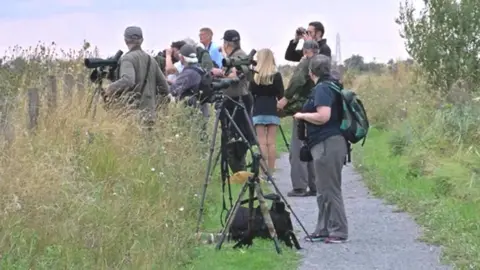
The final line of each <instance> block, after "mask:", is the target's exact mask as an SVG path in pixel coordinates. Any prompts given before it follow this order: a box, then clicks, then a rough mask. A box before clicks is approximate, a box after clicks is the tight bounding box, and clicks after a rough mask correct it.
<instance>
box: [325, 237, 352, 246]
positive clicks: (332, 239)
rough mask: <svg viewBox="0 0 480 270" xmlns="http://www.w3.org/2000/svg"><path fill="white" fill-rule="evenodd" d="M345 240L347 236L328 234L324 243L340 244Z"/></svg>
mask: <svg viewBox="0 0 480 270" xmlns="http://www.w3.org/2000/svg"><path fill="white" fill-rule="evenodd" d="M345 242H347V238H344V237H336V236H330V237H327V238H326V239H325V243H326V244H342V243H345Z"/></svg>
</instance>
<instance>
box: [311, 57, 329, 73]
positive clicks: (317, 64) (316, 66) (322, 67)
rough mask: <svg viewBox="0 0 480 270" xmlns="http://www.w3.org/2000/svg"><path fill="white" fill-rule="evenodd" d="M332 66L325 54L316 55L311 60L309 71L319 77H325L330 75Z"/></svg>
mask: <svg viewBox="0 0 480 270" xmlns="http://www.w3.org/2000/svg"><path fill="white" fill-rule="evenodd" d="M331 66H332V63H331V59H330V57H328V56H325V55H323V54H318V55H315V56H314V57H312V58H311V60H310V64H309V66H308V69H309V70H310V72H311V73H312V74H313V75H315V76H317V77H324V76H326V75H330V68H331Z"/></svg>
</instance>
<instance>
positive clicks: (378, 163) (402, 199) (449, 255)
mask: <svg viewBox="0 0 480 270" xmlns="http://www.w3.org/2000/svg"><path fill="white" fill-rule="evenodd" d="M395 134H396V132H387V131H379V130H375V129H373V130H372V131H371V134H370V135H369V139H368V142H367V143H366V144H365V146H364V148H359V147H357V148H355V154H354V156H355V164H356V166H357V168H358V169H360V171H361V172H362V173H363V175H364V176H365V177H364V179H365V182H366V183H367V185H368V187H369V188H370V189H371V190H372V191H373V192H375V193H376V194H377V195H379V196H381V197H384V198H385V199H386V200H387V201H389V202H391V203H395V204H397V205H398V206H399V207H400V208H401V209H402V210H405V211H407V212H409V213H412V214H413V216H414V217H415V219H416V221H417V222H418V223H419V224H421V225H423V226H424V227H425V231H424V237H423V240H425V241H427V242H429V243H433V244H438V245H442V246H443V247H444V259H445V261H446V262H449V263H454V264H455V265H456V266H457V267H458V268H459V269H479V268H480V259H479V258H480V256H479V255H480V241H479V239H480V226H479V224H480V211H479V209H480V201H479V200H478V197H476V199H470V198H468V196H467V194H463V195H461V194H458V193H456V192H455V191H454V189H455V187H453V186H451V183H449V181H448V179H454V180H455V181H456V182H457V183H459V182H460V181H462V179H469V178H471V177H475V176H474V175H473V176H470V177H468V176H469V169H468V167H467V166H466V164H462V163H461V162H459V161H458V160H456V158H455V157H443V158H439V159H437V160H436V162H435V163H436V166H435V168H432V171H431V173H429V174H423V173H421V172H419V169H420V168H419V166H418V164H417V162H419V161H418V160H414V156H415V154H418V150H416V151H412V152H410V153H406V154H403V155H394V154H392V146H391V141H392V138H394V137H395ZM437 157H438V156H437ZM432 158H435V157H432ZM471 180H472V181H477V180H478V178H477V179H471ZM474 188H475V187H472V189H474ZM477 188H478V184H477Z"/></svg>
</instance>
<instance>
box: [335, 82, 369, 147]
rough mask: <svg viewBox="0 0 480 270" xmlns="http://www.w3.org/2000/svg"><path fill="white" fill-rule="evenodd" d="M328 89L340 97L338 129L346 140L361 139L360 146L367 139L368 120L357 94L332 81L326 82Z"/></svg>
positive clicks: (352, 142)
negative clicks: (340, 114) (340, 116)
mask: <svg viewBox="0 0 480 270" xmlns="http://www.w3.org/2000/svg"><path fill="white" fill-rule="evenodd" d="M327 84H328V86H329V87H330V89H332V90H334V91H335V92H337V93H338V94H339V96H340V97H341V99H342V104H341V105H342V124H341V126H340V129H341V130H342V133H343V136H344V137H345V139H346V140H347V142H349V143H351V144H356V143H358V142H359V141H362V146H363V144H364V143H365V140H366V139H367V134H368V129H369V128H370V124H369V122H368V117H367V112H366V110H365V107H364V106H363V103H362V101H361V100H360V99H359V98H358V96H357V94H356V93H355V92H354V91H352V90H348V89H343V87H342V88H340V87H339V86H338V85H337V84H335V83H333V82H327Z"/></svg>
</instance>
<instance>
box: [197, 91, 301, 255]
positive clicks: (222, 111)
mask: <svg viewBox="0 0 480 270" xmlns="http://www.w3.org/2000/svg"><path fill="white" fill-rule="evenodd" d="M227 100H230V101H231V102H234V103H235V107H234V109H233V113H232V115H235V113H243V115H244V117H245V119H246V120H247V121H248V127H249V132H250V135H251V136H252V137H253V139H254V141H255V142H254V143H255V145H256V146H257V148H258V150H259V151H260V148H259V147H258V145H259V144H258V140H257V138H256V136H255V131H254V128H253V124H252V122H251V120H250V116H249V113H248V112H247V110H246V108H245V106H244V105H243V104H242V102H241V101H240V102H237V101H235V100H233V99H232V98H230V97H227V96H224V95H220V97H217V98H216V101H215V109H216V117H215V122H214V133H213V136H212V141H211V144H210V153H209V158H208V165H207V171H206V176H205V182H204V186H203V193H202V198H201V203H200V208H199V215H198V220H197V229H196V233H197V234H198V233H199V230H200V223H201V221H202V217H203V212H204V204H205V197H206V191H207V187H208V184H209V182H210V179H211V174H212V172H213V171H214V167H215V166H216V164H217V162H218V160H219V159H220V158H221V159H222V167H221V171H222V180H223V181H224V182H225V181H226V182H227V183H228V186H229V194H230V203H231V204H232V202H231V200H232V198H231V189H230V182H229V177H228V163H227V162H226V159H227V158H226V147H227V146H226V145H225V142H226V137H227V136H226V134H228V133H229V131H230V129H229V125H233V127H234V128H235V131H236V133H237V135H239V136H240V137H241V139H242V141H243V143H245V144H246V147H247V148H248V149H247V151H249V152H250V154H251V156H252V161H253V162H252V173H253V174H254V177H251V178H250V179H249V180H248V181H247V182H246V183H245V185H244V187H243V188H242V192H240V196H239V198H238V199H237V201H236V202H235V206H233V209H232V211H230V213H229V215H228V218H227V222H226V225H225V226H224V228H223V230H222V233H221V236H220V239H219V242H218V243H217V249H220V248H221V246H222V244H223V242H224V240H225V237H226V234H227V233H228V231H229V230H230V226H231V222H232V220H233V218H234V217H235V212H236V209H238V207H239V205H240V201H241V196H243V193H244V192H245V190H246V189H247V187H249V186H250V187H251V189H250V190H251V191H255V190H256V191H257V192H256V193H257V196H259V197H258V199H259V201H260V200H261V199H262V198H263V192H262V191H261V187H260V185H259V181H257V180H258V173H257V172H256V171H255V170H256V168H254V167H255V166H257V167H258V170H257V171H259V170H260V169H262V171H263V173H264V174H265V175H266V176H267V179H268V181H269V182H270V183H271V184H272V186H273V187H274V189H275V192H276V193H277V195H278V196H279V197H280V198H281V199H282V200H283V201H284V203H285V205H286V206H287V208H288V209H289V210H290V212H291V213H292V214H293V216H294V217H295V219H296V220H297V222H298V223H299V225H300V226H301V228H302V229H303V231H304V232H305V234H306V235H309V234H308V233H307V231H306V229H305V227H304V226H303V224H302V223H301V222H300V220H299V218H298V216H297V215H296V214H295V212H294V211H293V209H292V207H291V206H290V204H288V202H287V201H286V199H285V197H284V196H283V195H282V194H281V192H280V190H279V189H278V187H277V185H276V184H275V182H274V181H273V178H272V175H271V174H270V172H269V171H268V168H267V167H266V166H264V164H265V162H261V161H260V160H264V158H263V156H262V155H261V153H260V154H259V153H256V152H255V151H254V150H253V149H252V145H251V144H250V142H249V140H247V138H246V136H245V134H243V133H242V131H241V129H240V128H239V126H238V125H237V123H236V122H235V121H234V119H233V116H232V115H231V114H230V113H229V111H228V110H227V109H226V108H225V101H227ZM238 110H241V111H242V112H238ZM222 118H223V119H222ZM226 120H228V121H226ZM220 122H222V125H221V128H222V141H221V142H222V144H221V147H220V151H219V153H218V155H217V157H216V159H215V164H214V166H212V162H213V152H214V150H215V143H216V138H217V132H218V125H219V123H220ZM227 122H228V124H226V123H227ZM257 159H258V163H256V162H257V161H256V160H257ZM256 164H258V165H256ZM255 174H257V177H255ZM255 178H257V180H256V179H255ZM253 193H254V192H253ZM249 196H250V198H249V200H250V201H252V202H251V203H250V204H251V208H250V213H252V214H253V200H254V199H255V198H254V194H252V192H250V193H249ZM267 213H268V211H267ZM250 218H252V217H250ZM264 220H265V221H266V222H267V221H268V220H270V221H271V218H270V217H268V218H265V219H264ZM249 229H250V228H249ZM271 237H272V239H273V240H274V242H275V246H276V247H277V246H278V241H277V240H276V232H275V229H274V228H273V231H271ZM277 251H278V252H279V247H278V248H277Z"/></svg>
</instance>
